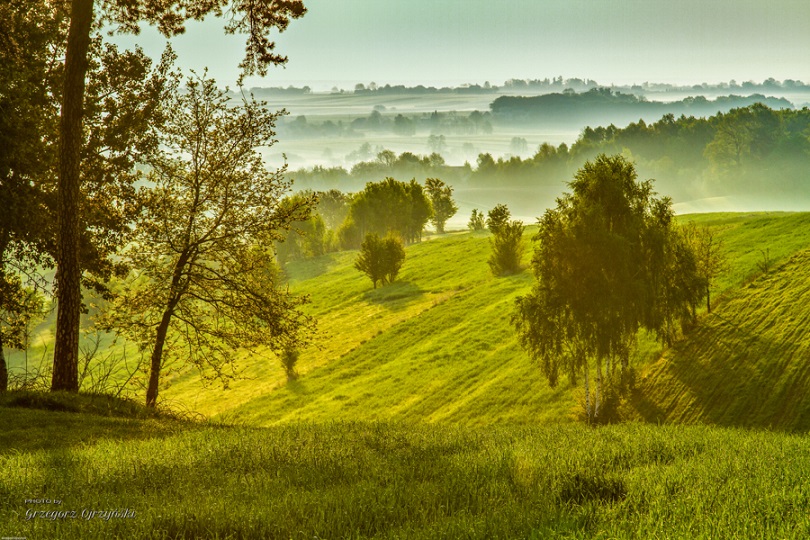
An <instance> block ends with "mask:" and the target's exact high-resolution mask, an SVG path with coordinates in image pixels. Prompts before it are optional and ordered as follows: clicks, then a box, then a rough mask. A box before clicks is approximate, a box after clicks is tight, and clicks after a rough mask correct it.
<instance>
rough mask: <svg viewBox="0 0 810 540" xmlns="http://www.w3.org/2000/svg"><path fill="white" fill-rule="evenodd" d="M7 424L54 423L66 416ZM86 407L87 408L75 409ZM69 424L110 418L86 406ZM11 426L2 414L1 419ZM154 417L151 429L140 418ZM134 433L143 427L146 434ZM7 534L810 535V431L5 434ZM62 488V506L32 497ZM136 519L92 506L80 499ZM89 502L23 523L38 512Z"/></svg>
mask: <svg viewBox="0 0 810 540" xmlns="http://www.w3.org/2000/svg"><path fill="white" fill-rule="evenodd" d="M6 412H7V410H5V409H2V408H0V422H2V423H4V424H6V425H7V424H9V423H19V422H25V423H26V424H28V425H53V424H54V422H55V421H61V420H63V419H66V417H67V416H69V414H68V413H42V412H36V411H27V412H26V414H25V415H22V416H20V417H17V419H16V420H11V421H10V420H9V418H8V416H9V415H8V414H6ZM75 416H78V415H75ZM79 418H80V419H81V421H79V422H75V423H72V424H70V427H71V428H72V429H73V430H75V431H78V432H79V433H82V434H90V433H93V432H97V431H98V430H99V429H103V427H104V426H105V424H104V422H101V421H99V420H97V419H94V417H92V416H90V415H85V416H80V417H79ZM4 427H6V426H4ZM141 427H143V425H141ZM133 430H134V431H133ZM0 439H2V442H3V445H2V449H1V450H0V502H1V503H2V504H0V530H2V531H3V534H6V535H15V536H24V537H28V538H49V539H62V538H64V539H69V538H83V539H88V540H93V539H101V538H105V539H107V538H122V539H123V538H127V539H139V538H153V539H158V538H161V539H163V538H220V539H224V538H240V539H241V538H244V539H250V538H268V539H269V538H279V539H288V538H804V537H806V536H807V534H808V533H810V520H809V519H808V517H807V515H808V510H810V503H809V502H808V501H810V488H808V486H807V485H806V484H807V483H806V482H805V479H806V478H807V476H808V474H810V448H809V447H808V441H807V439H806V438H805V437H798V436H791V435H786V434H778V433H767V432H746V431H738V430H727V429H719V428H710V427H684V426H680V427H678V426H669V427H664V426H650V425H636V424H629V425H623V426H614V427H605V428H598V429H591V428H588V427H585V426H582V425H578V424H572V425H566V426H560V425H558V426H547V427H536V426H533V427H494V428H487V429H486V430H479V429H474V428H465V429H461V428H458V427H453V426H450V425H447V424H442V425H425V424H389V423H368V422H360V423H338V424H331V423H329V424H298V423H294V424H287V425H285V426H281V427H276V428H268V429H247V428H223V427H215V426H204V425H199V426H192V427H188V428H185V429H183V430H182V431H175V432H172V431H171V429H168V428H166V429H164V430H163V431H160V430H159V429H155V430H154V431H153V437H148V436H146V437H144V433H138V432H137V428H134V427H130V429H129V431H125V430H122V429H120V428H118V429H117V430H116V431H115V432H114V434H112V433H111V434H110V435H109V436H108V437H98V438H96V439H94V442H92V443H89V444H88V443H83V442H80V439H79V438H78V437H75V438H73V439H71V440H69V441H67V442H66V443H65V444H64V445H62V446H61V447H59V448H49V447H43V448H42V449H37V448H32V447H30V445H29V446H28V447H25V448H19V446H18V444H17V442H16V439H15V438H14V436H13V433H12V435H9V434H8V431H6V430H4V431H3V432H2V435H0ZM30 499H51V500H61V501H62V503H61V504H60V505H58V506H56V505H48V504H36V503H31V502H28V503H27V502H26V500H30ZM117 509H120V510H129V511H130V512H134V515H132V516H131V517H129V518H123V517H113V518H111V519H108V520H103V519H100V518H93V519H89V520H87V519H82V518H81V512H82V510H117ZM53 510H57V511H59V510H61V511H76V512H77V515H78V516H79V517H78V518H76V519H71V518H58V519H49V518H39V517H35V518H32V519H26V512H29V514H28V515H30V512H31V511H53Z"/></svg>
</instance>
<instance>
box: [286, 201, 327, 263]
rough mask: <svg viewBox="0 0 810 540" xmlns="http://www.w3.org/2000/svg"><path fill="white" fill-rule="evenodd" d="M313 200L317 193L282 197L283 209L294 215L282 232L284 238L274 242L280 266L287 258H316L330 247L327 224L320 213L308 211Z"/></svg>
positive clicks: (292, 259)
mask: <svg viewBox="0 0 810 540" xmlns="http://www.w3.org/2000/svg"><path fill="white" fill-rule="evenodd" d="M314 201H317V199H316V196H315V195H314V194H312V193H311V192H310V193H297V194H295V195H292V196H289V197H285V198H284V199H282V201H281V203H280V205H281V207H282V208H283V211H284V212H287V213H289V214H291V215H296V217H297V219H296V221H295V222H294V223H292V224H291V226H290V228H289V230H287V231H286V232H285V233H283V234H282V236H283V239H282V240H277V241H276V242H274V244H273V247H274V249H275V253H276V260H277V261H278V263H279V264H281V265H282V266H283V265H286V264H287V263H288V262H289V261H294V260H298V259H302V258H310V257H318V256H320V255H323V254H324V253H326V252H327V251H329V249H330V246H329V239H328V238H327V235H326V223H325V222H324V219H323V218H322V217H321V215H320V213H314V212H312V211H311V208H312V206H313V204H317V202H314Z"/></svg>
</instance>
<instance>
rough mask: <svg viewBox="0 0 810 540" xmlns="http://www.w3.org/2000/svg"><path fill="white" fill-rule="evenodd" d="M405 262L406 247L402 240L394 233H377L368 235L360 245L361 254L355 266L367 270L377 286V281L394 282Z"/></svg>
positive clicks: (383, 282)
mask: <svg viewBox="0 0 810 540" xmlns="http://www.w3.org/2000/svg"><path fill="white" fill-rule="evenodd" d="M403 262H405V248H404V247H403V246H402V240H400V239H399V238H397V237H396V236H393V235H390V234H389V235H388V236H386V237H385V238H380V237H379V236H377V235H376V234H368V235H366V238H365V240H363V244H362V245H361V246H360V255H358V256H357V260H356V261H355V262H354V267H355V268H357V269H358V270H360V271H361V272H365V274H366V275H367V276H368V277H369V278H370V279H371V282H372V283H373V284H374V288H375V289H376V288H377V282H378V281H381V282H382V284H383V285H385V284H387V283H391V282H393V281H394V280H395V279H396V278H397V274H399V269H400V268H402V263H403Z"/></svg>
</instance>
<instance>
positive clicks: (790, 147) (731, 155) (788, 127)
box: [289, 104, 810, 200]
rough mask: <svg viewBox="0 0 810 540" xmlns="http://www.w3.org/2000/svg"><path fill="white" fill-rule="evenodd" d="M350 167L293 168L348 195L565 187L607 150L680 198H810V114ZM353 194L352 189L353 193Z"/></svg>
mask: <svg viewBox="0 0 810 540" xmlns="http://www.w3.org/2000/svg"><path fill="white" fill-rule="evenodd" d="M370 150H371V148H370V146H369V149H368V152H367V154H366V156H367V159H366V160H365V161H361V162H359V163H356V164H355V165H354V166H352V167H351V168H350V169H346V168H345V167H323V166H315V167H312V168H309V169H299V170H297V171H294V172H290V173H289V176H290V177H291V178H294V179H295V181H296V183H297V185H298V186H305V187H308V188H312V189H332V188H336V189H341V188H342V187H343V186H355V185H358V184H361V183H363V182H366V181H371V180H373V179H376V178H379V177H381V176H387V175H391V176H407V177H414V178H416V179H417V180H420V179H424V178H427V177H431V176H434V177H441V178H443V179H445V181H447V182H449V183H452V184H453V185H454V186H456V188H463V187H483V186H500V187H517V188H527V187H532V186H539V185H546V186H558V185H560V184H562V183H565V182H567V181H568V180H569V179H570V178H572V177H573V175H574V173H575V172H576V171H577V170H578V169H579V168H580V167H581V166H582V165H583V164H584V163H585V162H586V161H587V160H589V159H593V158H594V157H595V156H597V155H598V154H600V153H606V154H617V153H621V154H624V155H626V156H627V157H628V158H630V159H632V160H633V162H634V163H635V164H636V167H637V169H638V171H639V172H640V173H641V174H643V175H644V176H647V177H652V178H656V180H657V184H656V185H657V186H658V187H659V188H660V189H661V190H662V191H666V192H667V193H669V194H670V195H671V196H673V197H674V198H676V199H677V200H682V199H686V200H688V199H690V198H700V197H706V196H719V195H734V194H745V195H750V194H761V195H765V196H773V195H774V194H775V193H776V194H779V195H784V196H794V197H795V196H807V195H810V189H809V188H810V186H808V184H807V182H806V181H805V180H804V179H805V178H806V175H807V174H808V169H809V168H810V166H808V160H807V156H808V155H810V109H807V108H803V109H797V110H791V109H780V110H774V109H771V108H769V107H767V106H765V105H762V104H753V105H750V106H747V107H743V108H737V109H732V110H731V111H729V112H727V113H718V114H715V115H713V116H710V117H707V118H703V117H694V116H685V115H681V116H680V117H676V116H675V115H673V114H666V115H664V116H662V117H661V118H660V119H659V120H657V121H655V122H650V123H648V122H646V121H644V120H639V121H637V122H632V123H630V124H628V125H627V126H626V127H624V128H620V127H617V126H615V125H608V126H598V127H590V126H588V127H585V128H584V129H583V130H582V132H581V133H580V135H579V137H578V138H577V140H576V141H575V142H574V143H573V144H572V145H570V146H569V145H567V144H565V143H563V144H560V145H557V146H555V145H551V144H548V143H542V144H540V145H539V146H538V147H537V149H536V151H535V153H534V154H533V155H531V156H529V157H520V156H517V155H508V156H502V157H496V156H493V155H492V154H491V153H480V154H479V155H478V157H477V159H476V162H475V163H474V164H469V163H466V164H465V165H463V166H449V165H447V164H446V163H445V162H444V159H443V158H442V156H441V154H438V153H435V154H432V155H431V156H429V157H428V156H419V155H416V154H413V153H411V152H403V153H401V154H400V155H399V156H397V155H396V154H394V153H393V152H391V151H390V150H380V151H379V152H378V153H377V155H376V157H374V156H370V155H368V154H370V153H371V152H370ZM344 189H345V188H344Z"/></svg>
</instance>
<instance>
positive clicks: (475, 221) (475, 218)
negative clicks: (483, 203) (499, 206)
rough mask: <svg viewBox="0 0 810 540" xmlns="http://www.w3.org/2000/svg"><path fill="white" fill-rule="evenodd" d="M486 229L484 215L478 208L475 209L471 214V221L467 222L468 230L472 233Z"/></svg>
mask: <svg viewBox="0 0 810 540" xmlns="http://www.w3.org/2000/svg"><path fill="white" fill-rule="evenodd" d="M484 227H485V225H484V213H483V212H479V211H478V209H477V208H473V211H472V213H470V221H468V222H467V228H468V229H470V230H471V231H483V230H484Z"/></svg>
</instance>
